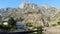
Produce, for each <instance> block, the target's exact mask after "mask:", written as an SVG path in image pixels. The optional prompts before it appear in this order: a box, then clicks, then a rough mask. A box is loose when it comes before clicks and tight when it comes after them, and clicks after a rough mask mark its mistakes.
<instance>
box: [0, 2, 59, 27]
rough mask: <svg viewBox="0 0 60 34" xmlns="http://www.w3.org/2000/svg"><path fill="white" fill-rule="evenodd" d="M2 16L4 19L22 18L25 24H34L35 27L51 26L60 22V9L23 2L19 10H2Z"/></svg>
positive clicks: (0, 12) (0, 10) (0, 11)
mask: <svg viewBox="0 0 60 34" xmlns="http://www.w3.org/2000/svg"><path fill="white" fill-rule="evenodd" d="M0 14H2V16H3V17H4V19H6V18H9V17H11V16H12V17H14V18H18V19H20V17H22V18H23V19H24V20H23V21H22V22H23V23H32V25H33V26H40V25H42V26H51V25H52V24H53V23H54V24H56V23H57V22H59V21H60V8H56V7H52V6H49V5H47V4H44V5H37V4H34V3H28V2H23V3H22V4H21V5H19V6H18V7H17V8H1V9H0Z"/></svg>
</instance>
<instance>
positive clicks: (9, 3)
mask: <svg viewBox="0 0 60 34" xmlns="http://www.w3.org/2000/svg"><path fill="white" fill-rule="evenodd" d="M26 1H27V2H32V3H35V4H37V5H42V4H48V5H51V6H56V7H60V0H26ZM22 2H23V0H0V8H7V7H11V8H16V7H18V6H19V5H20V4H21V3H22Z"/></svg>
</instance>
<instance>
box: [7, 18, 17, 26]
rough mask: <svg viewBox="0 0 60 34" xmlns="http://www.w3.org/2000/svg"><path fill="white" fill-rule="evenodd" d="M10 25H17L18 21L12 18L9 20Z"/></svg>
mask: <svg viewBox="0 0 60 34" xmlns="http://www.w3.org/2000/svg"><path fill="white" fill-rule="evenodd" d="M8 23H9V25H16V21H15V20H14V18H13V17H10V18H9V19H8Z"/></svg>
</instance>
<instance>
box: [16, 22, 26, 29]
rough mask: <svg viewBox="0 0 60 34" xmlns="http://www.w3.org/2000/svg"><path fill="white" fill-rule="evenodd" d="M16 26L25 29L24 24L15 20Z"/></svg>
mask: <svg viewBox="0 0 60 34" xmlns="http://www.w3.org/2000/svg"><path fill="white" fill-rule="evenodd" d="M16 27H17V28H18V29H26V24H24V23H20V22H17V23H16Z"/></svg>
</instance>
